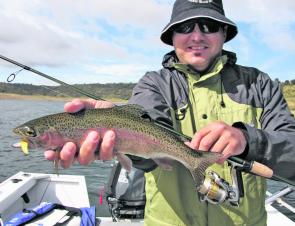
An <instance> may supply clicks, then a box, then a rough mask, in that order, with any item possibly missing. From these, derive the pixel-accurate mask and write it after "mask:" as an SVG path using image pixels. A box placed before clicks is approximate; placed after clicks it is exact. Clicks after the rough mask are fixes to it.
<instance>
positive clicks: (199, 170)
mask: <svg viewBox="0 0 295 226" xmlns="http://www.w3.org/2000/svg"><path fill="white" fill-rule="evenodd" d="M201 154H202V157H200V158H199V159H198V161H196V162H195V164H194V167H192V169H191V170H190V171H191V174H192V176H193V178H194V181H195V183H196V187H199V186H200V185H201V184H202V183H203V180H204V178H205V171H206V169H207V168H208V167H209V166H211V165H212V164H213V163H215V162H216V161H217V160H218V159H219V158H220V157H221V154H219V153H213V152H202V153H201Z"/></svg>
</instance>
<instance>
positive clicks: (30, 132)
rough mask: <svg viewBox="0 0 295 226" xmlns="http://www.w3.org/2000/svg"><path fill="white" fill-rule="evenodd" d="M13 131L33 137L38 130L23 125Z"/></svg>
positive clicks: (23, 135)
mask: <svg viewBox="0 0 295 226" xmlns="http://www.w3.org/2000/svg"><path fill="white" fill-rule="evenodd" d="M13 132H14V133H15V134H17V135H19V136H21V137H24V138H33V137H36V136H37V132H36V130H35V128H34V127H31V126H27V125H23V126H19V127H16V128H14V129H13Z"/></svg>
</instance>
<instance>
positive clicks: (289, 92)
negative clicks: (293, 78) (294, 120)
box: [283, 85, 295, 115]
mask: <svg viewBox="0 0 295 226" xmlns="http://www.w3.org/2000/svg"><path fill="white" fill-rule="evenodd" d="M283 93H284V97H285V98H286V100H287V103H288V106H289V108H290V110H291V111H292V113H293V114H294V115H295V85H285V86H284V87H283Z"/></svg>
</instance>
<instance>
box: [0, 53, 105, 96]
mask: <svg viewBox="0 0 295 226" xmlns="http://www.w3.org/2000/svg"><path fill="white" fill-rule="evenodd" d="M0 58H1V59H2V60H5V61H7V62H9V63H12V64H14V65H17V66H19V67H21V68H22V69H21V70H27V71H30V72H33V73H35V74H37V75H40V76H42V77H44V78H47V79H49V80H51V81H53V82H56V83H58V84H60V85H63V86H66V87H68V88H70V89H72V90H74V91H76V92H77V93H80V94H82V95H84V96H87V97H90V98H92V99H95V100H103V101H105V100H104V99H102V98H100V97H98V96H96V95H94V94H91V93H88V92H86V91H84V90H82V89H79V88H78V87H76V86H73V85H70V84H68V83H65V82H63V81H61V80H58V79H56V78H53V77H51V76H49V75H47V74H45V73H43V72H40V71H37V70H35V69H33V68H31V67H29V66H26V65H23V64H21V63H19V62H17V61H15V60H12V59H9V58H7V57H5V56H2V55H0ZM21 70H19V71H18V72H20V71H21ZM18 72H17V73H18ZM15 76H16V73H12V74H11V75H10V76H8V78H7V82H12V81H13V80H14V78H15Z"/></svg>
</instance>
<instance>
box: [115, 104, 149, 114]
mask: <svg viewBox="0 0 295 226" xmlns="http://www.w3.org/2000/svg"><path fill="white" fill-rule="evenodd" d="M115 108H116V109H118V110H120V111H124V112H127V113H128V114H131V115H134V116H135V117H142V116H143V115H145V114H146V112H145V111H144V109H143V107H142V106H140V105H137V104H125V105H121V106H116V107H115Z"/></svg>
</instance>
